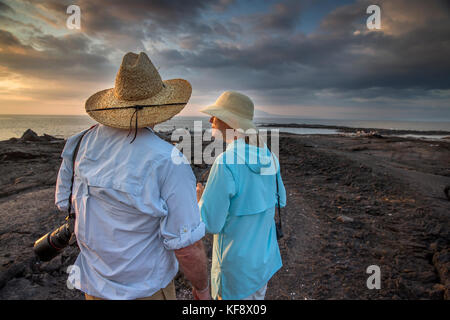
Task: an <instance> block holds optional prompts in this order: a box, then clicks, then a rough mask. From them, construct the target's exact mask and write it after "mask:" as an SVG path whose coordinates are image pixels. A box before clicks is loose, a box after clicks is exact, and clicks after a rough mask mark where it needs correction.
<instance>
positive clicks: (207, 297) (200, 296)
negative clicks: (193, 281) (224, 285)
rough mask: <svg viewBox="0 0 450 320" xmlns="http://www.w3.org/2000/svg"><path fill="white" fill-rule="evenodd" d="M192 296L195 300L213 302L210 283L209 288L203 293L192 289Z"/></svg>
mask: <svg viewBox="0 0 450 320" xmlns="http://www.w3.org/2000/svg"><path fill="white" fill-rule="evenodd" d="M192 295H193V296H194V300H211V294H210V293H209V283H208V286H207V287H206V288H205V289H203V290H201V291H199V290H197V289H195V288H194V287H192Z"/></svg>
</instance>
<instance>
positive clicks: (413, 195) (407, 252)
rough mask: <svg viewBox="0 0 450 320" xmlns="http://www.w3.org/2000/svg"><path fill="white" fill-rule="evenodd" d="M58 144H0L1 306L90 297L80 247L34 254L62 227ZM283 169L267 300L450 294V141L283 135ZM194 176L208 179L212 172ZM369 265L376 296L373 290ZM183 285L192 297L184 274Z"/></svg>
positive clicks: (43, 140)
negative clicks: (276, 253) (77, 268)
mask: <svg viewBox="0 0 450 320" xmlns="http://www.w3.org/2000/svg"><path fill="white" fill-rule="evenodd" d="M63 146H64V141H63V140H58V139H54V138H52V137H49V136H44V137H37V136H35V135H33V134H32V133H31V132H28V134H27V135H25V136H24V138H23V139H11V140H8V141H1V142H0V164H1V165H0V299H83V295H82V294H81V293H80V292H79V291H77V290H69V289H68V288H67V286H66V279H67V274H66V270H67V267H68V266H69V265H71V264H72V263H73V262H74V260H75V258H76V256H77V254H78V248H77V247H76V245H75V246H71V247H69V248H67V249H66V250H65V251H64V252H63V253H62V254H61V255H60V256H58V257H56V258H55V259H53V260H52V261H50V262H46V263H39V262H37V261H36V259H35V258H34V255H33V251H32V248H33V243H34V241H35V240H36V239H37V238H39V237H40V236H42V235H43V234H45V233H46V232H48V231H50V230H53V229H54V228H55V227H57V226H59V225H61V224H62V223H63V222H64V214H63V213H59V212H58V211H57V210H56V208H55V206H54V185H55V181H56V174H57V170H58V168H59V165H60V153H61V151H62V148H63ZM280 162H281V166H282V176H283V179H284V183H285V186H286V190H287V194H288V204H287V206H286V208H285V209H283V210H282V219H283V229H284V233H285V237H284V238H283V239H282V240H280V242H279V243H280V248H281V252H282V257H283V267H282V269H281V270H280V271H279V272H278V273H277V274H276V275H275V276H274V278H272V280H271V281H270V282H269V287H268V291H267V299H450V291H449V289H450V275H449V270H450V249H449V248H450V246H449V244H450V219H449V217H450V201H449V200H450V199H448V198H447V197H446V195H445V193H444V189H445V187H446V186H447V185H450V142H449V141H448V140H447V141H446V140H441V141H426V140H416V139H407V138H394V137H386V136H383V135H381V134H372V135H361V134H359V135H322V136H321V135H310V136H300V135H289V134H282V135H281V137H280ZM193 170H194V173H195V174H196V176H197V177H198V179H199V180H203V178H204V177H202V175H204V174H205V173H206V172H207V170H208V166H206V165H194V166H193ZM205 243H206V247H207V253H208V256H209V257H210V256H211V250H210V248H211V236H207V237H206V238H205ZM370 265H377V266H379V267H380V270H381V289H379V290H377V289H373V290H369V289H368V288H367V285H366V281H367V278H368V277H369V276H370V274H367V273H366V269H367V267H368V266H370ZM176 285H177V296H178V298H179V299H190V298H192V296H191V294H190V289H189V287H190V286H189V283H188V282H187V281H186V280H185V279H184V277H183V276H182V275H181V274H179V275H178V276H177V279H176Z"/></svg>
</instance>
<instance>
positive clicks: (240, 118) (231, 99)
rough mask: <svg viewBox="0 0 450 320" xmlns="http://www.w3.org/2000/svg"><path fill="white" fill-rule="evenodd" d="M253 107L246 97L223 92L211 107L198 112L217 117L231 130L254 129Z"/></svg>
mask: <svg viewBox="0 0 450 320" xmlns="http://www.w3.org/2000/svg"><path fill="white" fill-rule="evenodd" d="M254 109H255V107H254V105H253V102H252V100H251V99H250V98H249V97H247V96H246V95H244V94H242V93H239V92H235V91H225V92H224V93H222V94H221V95H220V97H219V98H218V99H217V100H216V102H215V103H214V104H213V105H210V106H208V107H206V108H203V109H201V110H200V112H203V113H206V114H208V115H210V116H213V117H217V118H218V119H220V120H222V121H223V122H225V123H226V124H228V125H229V126H230V127H231V128H233V129H242V130H244V131H247V130H248V129H254V130H257V129H256V126H255V124H254V123H253V115H254Z"/></svg>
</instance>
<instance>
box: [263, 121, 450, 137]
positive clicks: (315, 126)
mask: <svg viewBox="0 0 450 320" xmlns="http://www.w3.org/2000/svg"><path fill="white" fill-rule="evenodd" d="M258 127H281V128H309V129H334V130H338V131H339V132H342V133H356V132H358V131H365V132H370V131H375V132H377V133H379V134H381V135H403V134H414V135H443V136H450V131H443V130H428V131H422V130H403V129H380V128H353V127H345V126H335V125H322V124H305V123H303V124H298V123H288V124H279V123H259V124H258Z"/></svg>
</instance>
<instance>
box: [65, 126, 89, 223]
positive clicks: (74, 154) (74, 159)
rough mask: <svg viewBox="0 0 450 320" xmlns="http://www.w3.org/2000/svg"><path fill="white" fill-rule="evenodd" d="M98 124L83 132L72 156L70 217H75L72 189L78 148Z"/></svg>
mask: <svg viewBox="0 0 450 320" xmlns="http://www.w3.org/2000/svg"><path fill="white" fill-rule="evenodd" d="M95 126H96V125H93V126H92V127H90V128H89V129H87V130H85V131H84V132H83V133H82V134H81V137H80V139H78V142H77V145H76V147H75V151H74V152H73V157H72V182H71V183H70V196H69V207H68V209H67V211H68V213H69V217H73V214H72V213H71V211H72V191H73V180H74V178H75V161H76V159H77V155H78V150H79V149H80V145H81V140H83V137H84V136H85V135H86V133H87V132H88V131H89V130H91V129H92V128H94V127H95Z"/></svg>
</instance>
